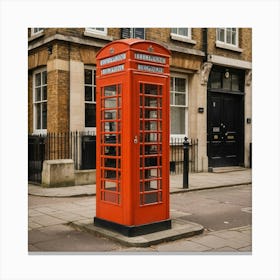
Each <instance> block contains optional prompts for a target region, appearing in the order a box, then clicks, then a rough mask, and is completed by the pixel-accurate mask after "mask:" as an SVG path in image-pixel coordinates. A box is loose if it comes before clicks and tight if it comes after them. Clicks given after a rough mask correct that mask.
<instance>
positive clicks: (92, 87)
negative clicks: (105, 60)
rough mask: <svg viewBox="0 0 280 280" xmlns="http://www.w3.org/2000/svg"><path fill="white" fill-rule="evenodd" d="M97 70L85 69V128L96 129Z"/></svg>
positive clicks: (87, 67) (90, 67)
mask: <svg viewBox="0 0 280 280" xmlns="http://www.w3.org/2000/svg"><path fill="white" fill-rule="evenodd" d="M95 72H96V71H95V68H94V67H92V66H86V67H85V69H84V80H85V84H84V88H85V92H84V101H85V128H87V129H88V128H92V129H93V128H95V127H96V83H95V76H96V75H95V74H96V73H95Z"/></svg>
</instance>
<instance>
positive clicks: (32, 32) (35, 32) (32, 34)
mask: <svg viewBox="0 0 280 280" xmlns="http://www.w3.org/2000/svg"><path fill="white" fill-rule="evenodd" d="M35 29H40V30H38V31H35ZM43 32H44V28H43V27H33V28H31V36H35V35H39V34H42V33H43Z"/></svg>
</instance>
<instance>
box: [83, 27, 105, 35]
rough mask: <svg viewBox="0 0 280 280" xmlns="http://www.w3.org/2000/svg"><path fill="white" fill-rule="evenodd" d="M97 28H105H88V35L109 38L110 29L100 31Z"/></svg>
mask: <svg viewBox="0 0 280 280" xmlns="http://www.w3.org/2000/svg"><path fill="white" fill-rule="evenodd" d="M97 28H103V27H87V28H86V30H85V31H86V32H88V33H92V34H96V35H103V36H107V29H108V28H103V29H104V30H103V31H102V30H98V29H97Z"/></svg>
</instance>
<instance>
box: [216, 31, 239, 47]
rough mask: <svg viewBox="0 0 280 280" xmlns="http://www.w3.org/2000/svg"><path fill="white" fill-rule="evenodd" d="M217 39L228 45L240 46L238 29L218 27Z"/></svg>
mask: <svg viewBox="0 0 280 280" xmlns="http://www.w3.org/2000/svg"><path fill="white" fill-rule="evenodd" d="M217 41H218V42H220V43H223V44H226V45H232V46H235V47H238V29H237V28H217Z"/></svg>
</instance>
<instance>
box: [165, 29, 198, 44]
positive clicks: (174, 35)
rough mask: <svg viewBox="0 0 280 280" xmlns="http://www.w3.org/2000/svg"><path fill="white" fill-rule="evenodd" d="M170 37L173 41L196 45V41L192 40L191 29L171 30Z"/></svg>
mask: <svg viewBox="0 0 280 280" xmlns="http://www.w3.org/2000/svg"><path fill="white" fill-rule="evenodd" d="M170 37H171V39H173V40H177V41H183V42H186V43H191V44H196V41H194V40H192V32H191V28H171V34H170Z"/></svg>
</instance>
